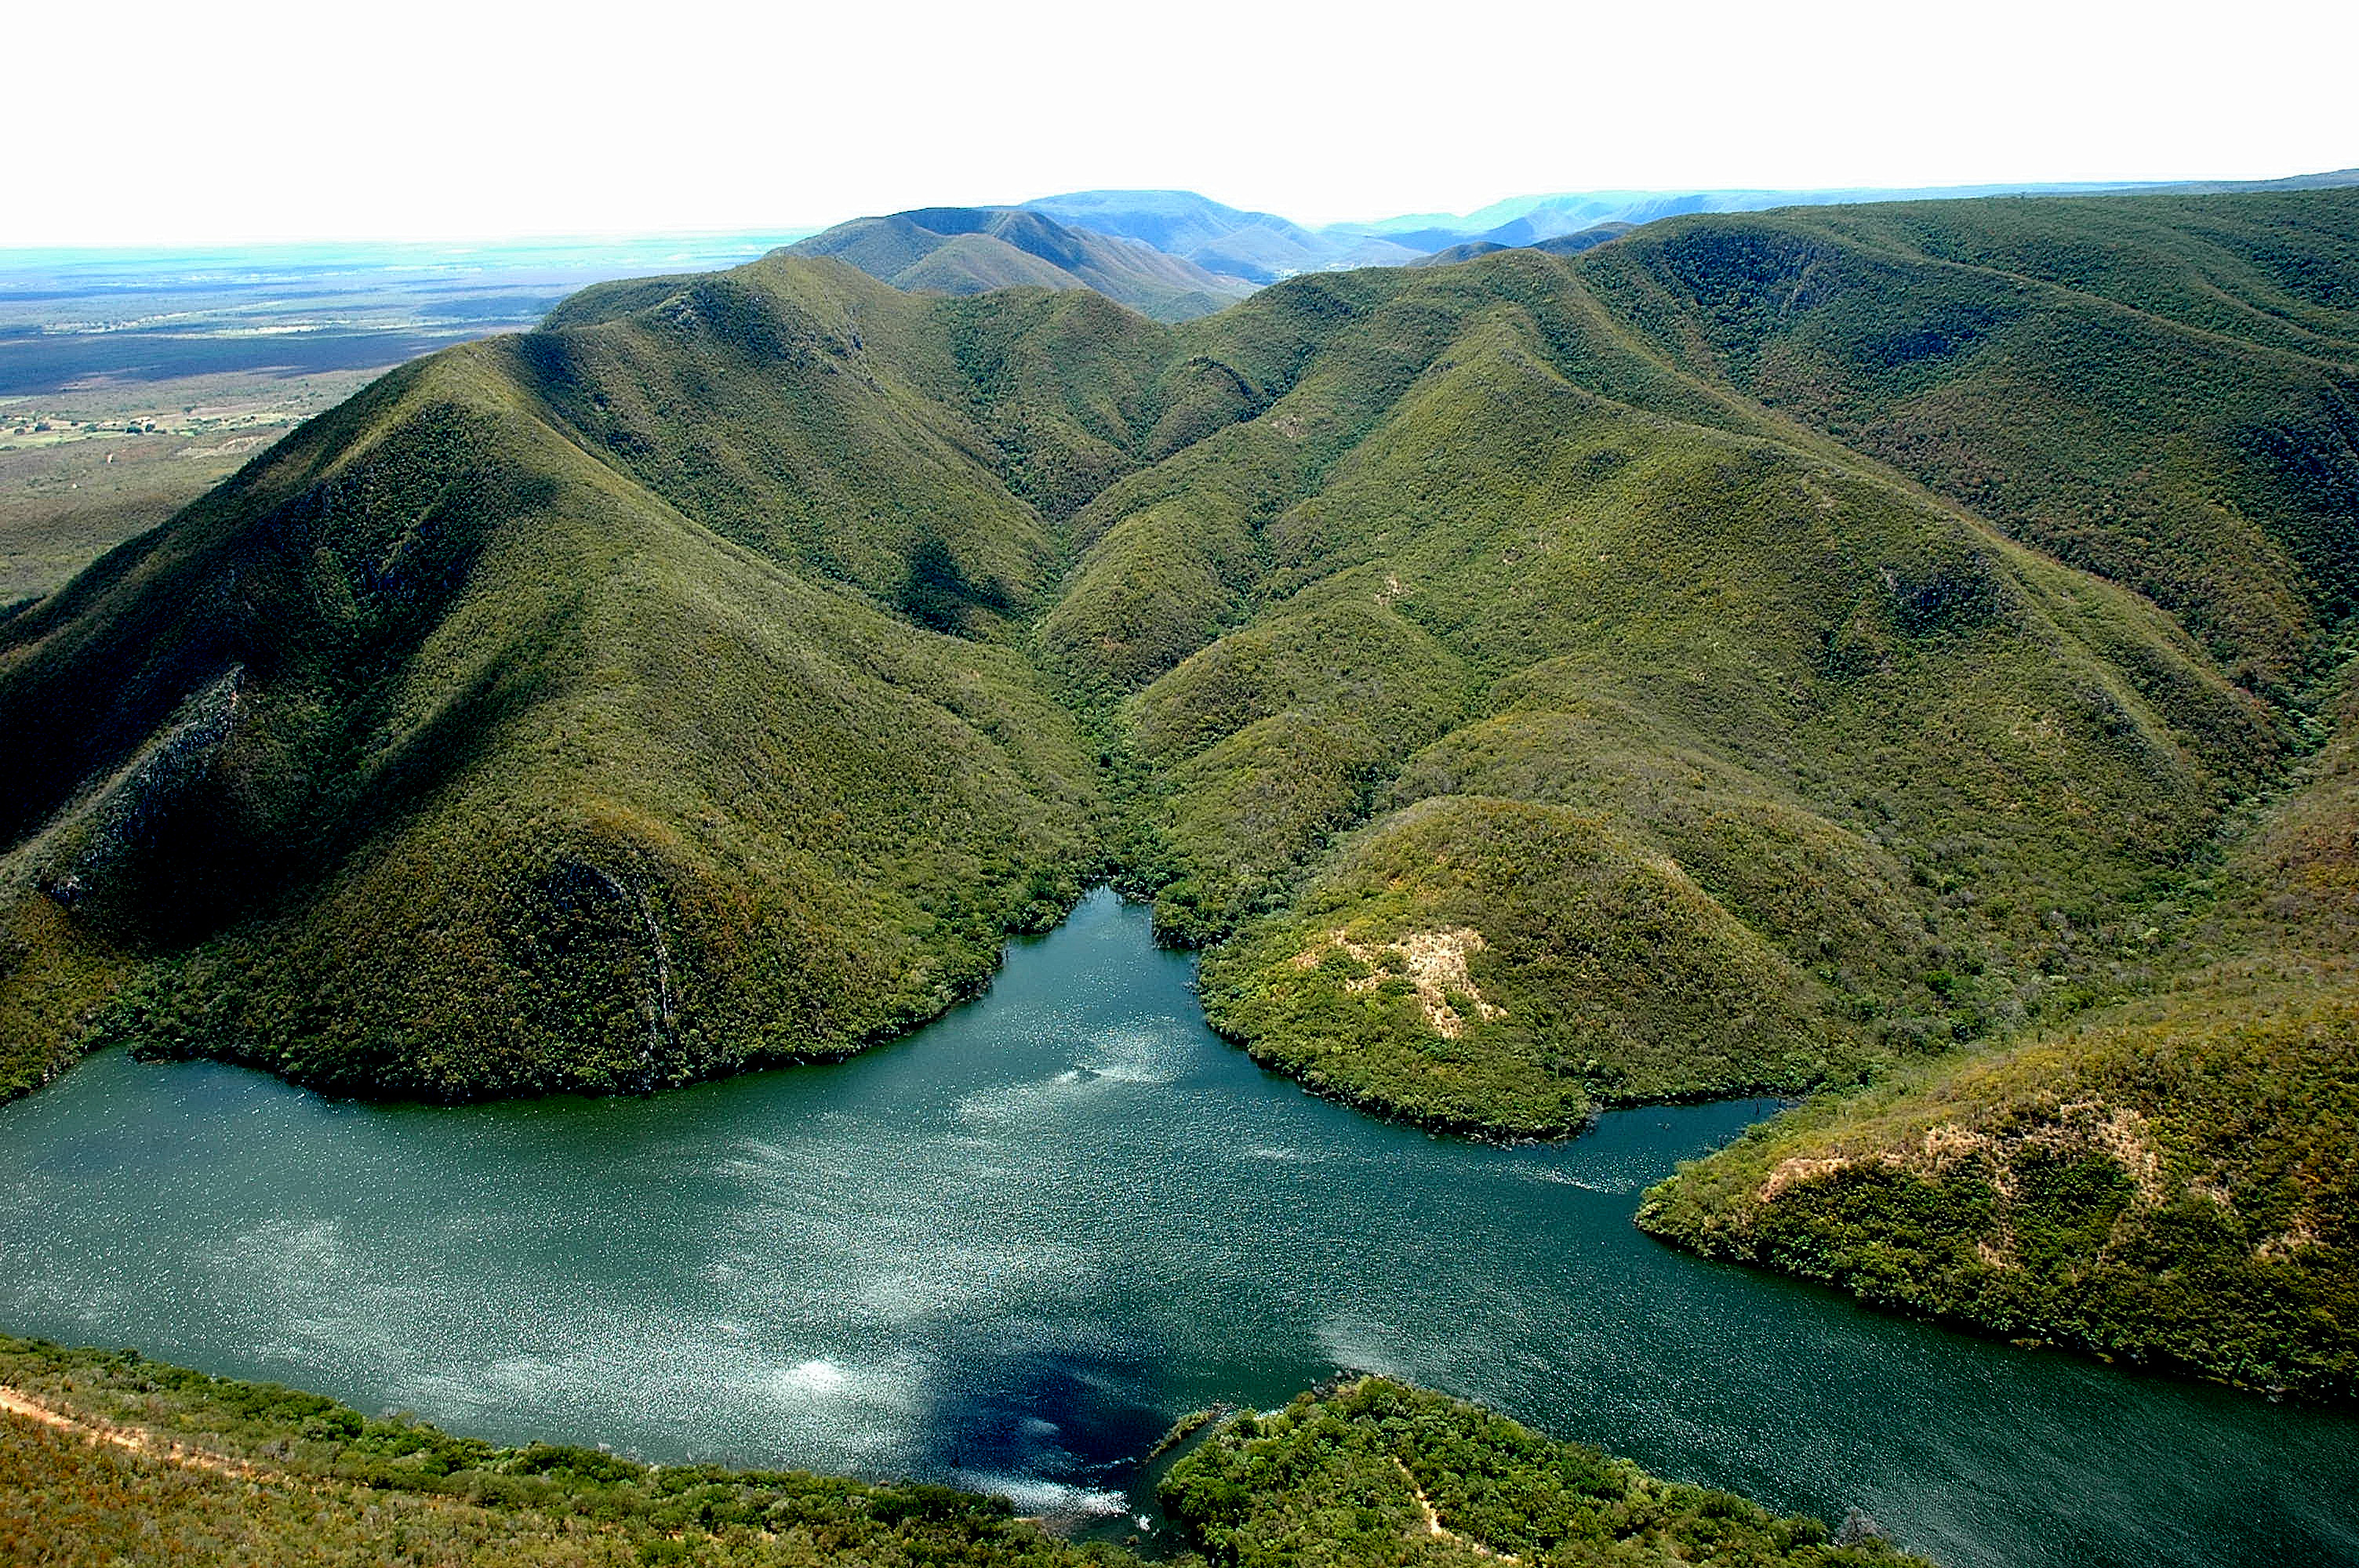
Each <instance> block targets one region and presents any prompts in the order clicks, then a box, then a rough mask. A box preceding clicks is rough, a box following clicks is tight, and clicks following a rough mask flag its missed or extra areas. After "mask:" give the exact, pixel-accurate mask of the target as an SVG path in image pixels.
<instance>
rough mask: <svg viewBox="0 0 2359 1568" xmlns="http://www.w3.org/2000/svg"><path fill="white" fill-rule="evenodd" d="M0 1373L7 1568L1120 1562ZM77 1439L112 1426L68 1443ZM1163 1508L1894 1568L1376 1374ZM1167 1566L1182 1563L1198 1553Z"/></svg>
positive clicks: (94, 1376) (1441, 1536) (1028, 1536)
mask: <svg viewBox="0 0 2359 1568" xmlns="http://www.w3.org/2000/svg"><path fill="white" fill-rule="evenodd" d="M0 1387H5V1388H8V1389H12V1390H17V1391H19V1392H20V1393H22V1394H23V1395H25V1396H27V1398H29V1399H31V1400H34V1401H36V1402H37V1403H38V1404H39V1405H40V1406H42V1407H44V1408H46V1409H48V1410H49V1411H55V1412H59V1413H60V1414H61V1415H64V1416H66V1417H68V1418H70V1419H71V1420H72V1421H74V1422H77V1423H79V1425H80V1427H81V1428H82V1430H80V1431H68V1430H60V1429H56V1428H51V1427H48V1426H44V1425H41V1424H38V1423H37V1422H35V1421H33V1420H31V1419H28V1418H27V1417H23V1416H19V1415H15V1414H10V1413H6V1412H0V1556H5V1558H7V1560H9V1561H11V1562H19V1561H21V1562H27V1563H55V1564H60V1565H72V1568H80V1565H82V1564H91V1565H93V1568H94V1565H96V1564H99V1563H113V1562H117V1561H124V1560H130V1561H140V1562H149V1561H179V1562H190V1563H240V1564H277V1563H287V1564H293V1563H320V1562H337V1563H405V1562H409V1563H414V1562H429V1563H469V1564H478V1565H481V1568H495V1565H499V1564H508V1563H542V1564H574V1563H582V1564H592V1563H595V1564H616V1565H621V1564H646V1563H705V1564H714V1565H730V1568H734V1565H738V1564H745V1565H749V1568H750V1565H754V1564H775V1565H777V1568H791V1565H795V1564H805V1563H868V1564H875V1565H876V1568H900V1565H905V1564H906V1565H911V1568H914V1565H918V1564H949V1563H961V1564H971V1565H977V1568H987V1565H991V1564H1008V1565H1012V1568H1083V1565H1085V1564H1089V1563H1099V1564H1104V1565H1108V1568H1119V1565H1121V1564H1126V1563H1136V1559H1135V1558H1132V1557H1130V1556H1129V1555H1128V1554H1126V1553H1125V1552H1120V1551H1118V1550H1114V1549H1110V1548H1107V1547H1103V1546H1090V1547H1079V1546H1075V1545H1073V1544H1071V1543H1069V1542H1067V1541H1062V1540H1060V1539H1058V1538H1057V1537H1055V1536H1053V1535H1050V1534H1049V1533H1048V1532H1046V1531H1045V1530H1042V1529H1041V1528H1039V1527H1038V1525H1036V1524H1034V1523H1032V1522H1031V1521H1028V1520H1025V1519H1016V1517H1014V1511H1013V1509H1010V1508H1009V1507H1008V1505H1007V1504H1006V1502H1005V1501H1004V1500H1002V1499H999V1498H987V1497H979V1496H976V1495H974V1494H972V1493H967V1492H961V1491H955V1490H952V1489H950V1488H948V1487H936V1486H928V1485H921V1484H914V1483H907V1482H905V1483H901V1484H899V1485H875V1484H871V1483H866V1482H860V1481H853V1480H846V1479H842V1478H838V1477H832V1476H812V1475H807V1474H803V1473H801V1472H798V1471H762V1470H729V1469H724V1468H723V1467H721V1466H718V1465H642V1464H640V1463H638V1462H636V1461H635V1460H630V1459H625V1458H622V1457H620V1456H618V1455H615V1454H609V1453H606V1452H604V1451H603V1450H595V1449H585V1448H575V1447H566V1446H561V1445H555V1444H538V1443H537V1444H528V1445H527V1446H525V1447H521V1448H495V1447H494V1446H493V1445H491V1444H487V1443H484V1442H480V1441H478V1440H476V1439H473V1438H466V1437H458V1436H453V1435H452V1434H451V1433H445V1432H441V1431H438V1430H437V1429H435V1428H434V1427H431V1426H428V1425H425V1424H423V1423H421V1422H415V1421H411V1420H409V1419H408V1418H406V1417H390V1418H377V1417H372V1416H364V1415H363V1414H361V1412H359V1411H355V1410H353V1409H351V1408H350V1407H348V1406H345V1405H341V1404H338V1403H337V1402H336V1401H334V1400H328V1399H322V1398H321V1397H320V1396H318V1395H316V1394H308V1393H302V1392H299V1391H297V1390H291V1389H284V1388H280V1387H278V1386H277V1385H275V1384H268V1383H249V1382H242V1381H239V1380H237V1379H228V1378H213V1377H208V1376H207V1375H205V1374H204V1373H201V1372H192V1371H189V1370H186V1369H184V1368H177V1367H168V1366H165V1365H163V1364H162V1363H160V1362H155V1361H148V1360H146V1359H143V1358H142V1357H139V1356H138V1355H136V1353H133V1352H129V1351H102V1350H68V1349H63V1348H60V1347H59V1346H54V1345H49V1344H45V1343H43V1342H40V1341H37V1340H22V1339H10V1338H7V1337H5V1336H0ZM92 1431H96V1432H99V1433H105V1434H108V1435H109V1436H110V1437H111V1438H112V1439H114V1441H111V1442H93V1441H92V1440H91V1438H90V1436H89V1435H88V1434H89V1433H91V1432H92ZM1162 1498H1163V1502H1164V1504H1165V1507H1166V1508H1167V1509H1169V1512H1170V1514H1171V1516H1172V1519H1173V1521H1174V1522H1175V1523H1176V1524H1178V1525H1179V1526H1180V1529H1181V1530H1183V1531H1185V1532H1186V1533H1187V1534H1188V1535H1189V1536H1190V1537H1191V1538H1192V1541H1193V1543H1194V1544H1195V1545H1197V1546H1199V1547H1201V1549H1202V1550H1203V1551H1204V1552H1205V1553H1206V1554H1207V1555H1209V1556H1210V1557H1211V1559H1212V1561H1213V1562H1215V1563H1236V1564H1247V1563H1367V1564H1377V1563H1419V1562H1430V1561H1443V1560H1471V1559H1473V1558H1475V1557H1479V1556H1483V1555H1487V1554H1490V1553H1495V1552H1507V1553H1512V1554H1514V1555H1516V1556H1517V1557H1520V1558H1522V1559H1523V1560H1524V1561H1526V1562H1527V1563H1533V1564H1534V1565H1535V1568H1540V1565H1544V1564H1567V1565H1571V1564H1582V1563H1657V1562H1662V1563H1671V1562H1706V1561H1708V1562H1712V1563H1723V1564H1726V1565H1728V1568H1753V1565H1756V1564H1757V1565H1761V1568H1769V1565H1773V1564H1776V1565H1793V1568H1801V1565H1805V1564H1823V1565H1826V1568H1838V1565H1849V1564H1870V1563H1893V1564H1907V1563H1915V1562H1916V1561H1917V1560H1916V1559H1913V1558H1907V1557H1903V1556H1902V1555H1900V1554H1899V1553H1898V1552H1894V1551H1893V1550H1892V1549H1890V1548H1889V1547H1888V1546H1886V1545H1885V1544H1884V1543H1883V1542H1881V1541H1876V1540H1874V1539H1872V1538H1867V1539H1862V1540H1860V1541H1855V1542H1853V1543H1851V1544H1836V1543H1831V1542H1830V1541H1829V1538H1828V1532H1827V1530H1826V1527H1825V1526H1824V1525H1822V1524H1820V1523H1819V1522H1818V1521H1817V1520H1814V1519H1779V1518H1777V1517H1775V1516H1773V1515H1771V1514H1769V1513H1768V1512H1767V1511H1766V1510H1764V1509H1760V1508H1758V1507H1756V1505H1754V1504H1753V1503H1751V1502H1748V1501H1746V1500H1745V1498H1739V1497H1736V1496H1734V1495H1732V1494H1730V1493H1727V1492H1721V1491H1713V1490H1710V1489H1707V1488H1704V1487H1688V1486H1677V1485H1672V1484H1669V1483H1666V1482H1662V1481H1658V1480H1656V1479H1654V1478H1653V1477H1651V1476H1647V1475H1646V1474H1645V1473H1644V1472H1643V1471H1641V1470H1639V1469H1638V1467H1637V1466H1636V1465H1632V1464H1630V1463H1628V1462H1627V1461H1625V1460H1619V1459H1614V1458H1610V1457H1608V1456H1607V1455H1606V1454H1602V1453H1600V1452H1598V1451H1597V1450H1595V1449H1592V1448H1584V1447H1582V1446H1579V1445H1577V1444H1566V1443H1559V1442H1555V1441H1553V1440H1551V1439H1549V1438H1545V1437H1542V1436H1540V1435H1539V1434H1538V1433H1533V1432H1530V1431H1527V1430H1526V1429H1525V1428H1523V1427H1520V1426H1517V1425H1516V1424H1515V1423H1514V1422H1508V1421H1505V1420H1502V1419H1500V1418H1499V1417H1496V1416H1494V1415H1491V1414H1489V1413H1487V1412H1485V1411H1481V1410H1478V1409H1476V1408H1474V1407H1473V1406H1471V1405H1465V1404H1462V1403H1459V1402H1458V1401H1456V1400H1448V1399H1444V1398H1442V1397H1441V1396H1440V1395H1438V1394H1430V1393H1426V1392H1424V1391H1422V1390H1416V1389H1411V1388H1407V1387H1404V1386H1403V1385H1400V1384H1397V1383H1389V1382H1385V1381H1383V1380H1381V1379H1366V1380H1364V1381H1362V1382H1359V1383H1357V1384H1353V1385H1352V1386H1350V1387H1348V1388H1344V1389H1342V1390H1333V1391H1331V1392H1328V1393H1326V1394H1323V1395H1305V1396H1304V1397H1303V1398H1302V1399H1300V1400H1297V1401H1296V1403H1295V1405H1294V1406H1293V1407H1292V1408H1291V1409H1289V1410H1288V1411H1284V1412H1282V1413H1281V1414H1279V1415H1277V1416H1275V1417H1270V1418H1263V1419H1256V1418H1254V1417H1250V1416H1248V1417H1245V1418H1242V1419H1240V1420H1237V1421H1234V1422H1230V1423H1228V1424H1227V1425H1225V1426H1223V1427H1221V1428H1219V1429H1217V1430H1216V1431H1214V1432H1213V1433H1212V1434H1211V1435H1210V1437H1209V1438H1207V1439H1206V1440H1205V1441H1204V1442H1203V1443H1202V1444H1201V1446H1199V1447H1198V1448H1196V1449H1195V1450H1194V1451H1193V1452H1191V1453H1190V1454H1186V1455H1184V1456H1183V1457H1182V1458H1181V1459H1180V1461H1179V1462H1178V1463H1176V1464H1175V1465H1173V1467H1172V1469H1171V1470H1170V1472H1169V1476H1168V1478H1167V1479H1166V1481H1165V1482H1164V1484H1163V1487H1162ZM1852 1533H1854V1534H1856V1533H1858V1532H1857V1531H1856V1530H1854V1531H1853V1532H1852ZM1178 1561H1179V1562H1180V1564H1181V1565H1182V1568H1186V1565H1187V1564H1189V1563H1199V1562H1201V1558H1199V1557H1197V1556H1196V1555H1194V1554H1193V1553H1192V1552H1190V1553H1183V1554H1182V1555H1181V1556H1180V1558H1179V1559H1178Z"/></svg>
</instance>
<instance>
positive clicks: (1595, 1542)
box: [1160, 1378, 1922, 1568]
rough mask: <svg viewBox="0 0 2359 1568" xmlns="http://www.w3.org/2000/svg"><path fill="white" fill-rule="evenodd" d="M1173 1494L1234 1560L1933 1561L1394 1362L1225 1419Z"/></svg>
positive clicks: (1177, 1468) (1169, 1483) (1166, 1486)
mask: <svg viewBox="0 0 2359 1568" xmlns="http://www.w3.org/2000/svg"><path fill="white" fill-rule="evenodd" d="M1160 1497H1161V1500H1162V1503H1163V1506H1164V1508H1165V1509H1166V1510H1168V1511H1169V1514H1170V1516H1171V1518H1172V1519H1174V1520H1175V1521H1176V1522H1178V1523H1179V1524H1180V1526H1181V1527H1182V1528H1183V1529H1185V1530H1188V1531H1189V1532H1190V1534H1191V1535H1192V1536H1193V1537H1194V1538H1195V1540H1196V1541H1198V1542H1199V1543H1200V1544H1201V1546H1202V1548H1203V1549H1204V1552H1205V1554H1206V1555H1207V1556H1208V1557H1209V1558H1210V1559H1211V1560H1212V1562H1214V1563H1222V1564H1228V1565H1233V1568H1278V1565H1281V1564H1284V1565H1289V1568H1290V1565H1292V1564H1297V1563H1305V1564H1322V1563H1353V1564H1377V1563H1383V1564H1411V1563H1434V1564H1440V1563H1463V1564H1469V1565H1472V1564H1476V1563H1485V1562H1497V1561H1499V1560H1500V1559H1501V1558H1506V1559H1507V1560H1509V1561H1515V1562H1522V1563H1533V1564H1547V1565H1550V1568H1554V1565H1559V1564H1561V1565H1563V1568H1576V1565H1588V1564H1596V1565H1600V1568H1602V1565H1603V1564H1607V1563H1614V1564H1629V1565H1631V1568H1637V1565H1639V1564H1645V1563H1664V1564H1669V1563H1722V1564H1726V1565H1727V1568H1740V1565H1741V1568H1771V1565H1773V1564H1778V1565H1785V1564H1790V1565H1792V1568H1803V1565H1804V1564H1823V1565H1824V1568H1838V1565H1851V1564H1859V1565H1862V1568H1864V1565H1866V1564H1870V1563H1891V1564H1910V1563H1916V1564H1921V1563H1922V1559H1919V1558H1915V1557H1909V1556H1907V1555H1905V1554H1903V1553H1901V1552H1897V1551H1895V1550H1894V1549H1893V1548H1892V1547H1890V1546H1889V1545H1887V1544H1886V1543H1885V1542H1884V1541H1880V1540H1877V1539H1875V1538H1873V1537H1868V1538H1865V1539H1861V1540H1856V1541H1845V1542H1842V1543H1837V1542H1836V1541H1832V1540H1831V1539H1830V1537H1829V1533H1828V1530H1827V1528H1826V1526H1825V1525H1823V1524H1821V1523H1820V1522H1819V1521H1818V1520H1816V1519H1803V1518H1786V1519H1780V1518H1778V1517H1777V1516H1776V1515H1774V1514H1771V1513H1770V1512H1769V1511H1768V1510H1767V1509H1763V1508H1761V1507H1760V1506H1758V1505H1757V1504H1755V1503H1752V1502H1749V1501H1747V1500H1746V1499H1745V1498H1740V1497H1737V1496H1735V1495H1734V1494H1732V1493H1728V1492H1722V1491H1714V1490H1712V1489H1711V1488H1709V1487H1690V1486H1681V1485H1678V1484H1676V1483H1671V1482H1666V1481H1659V1480H1657V1479H1655V1478H1654V1477H1653V1476H1648V1475H1647V1474H1646V1473H1645V1472H1643V1471H1641V1470H1640V1469H1639V1468H1638V1467H1637V1466H1636V1465H1633V1464H1631V1463H1630V1462H1629V1461H1627V1460H1624V1459H1615V1458H1614V1457H1612V1456H1611V1455H1609V1454H1603V1453H1601V1452H1600V1451H1598V1450H1597V1449H1594V1448H1588V1447H1584V1446H1582V1445H1581V1444H1571V1443H1560V1442H1557V1441H1555V1440H1553V1439H1550V1438H1547V1437H1543V1436H1541V1435H1540V1434H1539V1433H1535V1432H1532V1431H1530V1430H1529V1429H1527V1428H1526V1427H1522V1426H1518V1425H1517V1424H1516V1423H1515V1422H1511V1421H1508V1420H1506V1418H1504V1417H1502V1416H1496V1415H1493V1414H1491V1413H1490V1412H1489V1411H1484V1410H1482V1409H1480V1408H1478V1407H1476V1406H1473V1405H1469V1404H1464V1403H1462V1402H1460V1401H1458V1400H1451V1399H1446V1398H1444V1397H1443V1396H1441V1395H1440V1394H1433V1393H1428V1392H1426V1391H1425V1390H1420V1389H1413V1388H1409V1387H1407V1386H1405V1385H1403V1384H1399V1383H1395V1382H1391V1381H1388V1380H1386V1379H1382V1378H1364V1379H1359V1380H1357V1381H1355V1382H1352V1383H1347V1384H1344V1385H1343V1386H1342V1387H1340V1388H1337V1389H1333V1390H1326V1391H1322V1392H1320V1393H1314V1394H1305V1395H1303V1396H1301V1397H1300V1398H1299V1399H1297V1400H1295V1401H1294V1403H1293V1404H1291V1405H1290V1406H1288V1408H1287V1409H1285V1410H1283V1411H1277V1412H1276V1413H1275V1414H1272V1415H1267V1416H1256V1415H1250V1414H1248V1415H1244V1416H1239V1417H1237V1418H1235V1419H1234V1420H1233V1421H1231V1422H1227V1423H1226V1424H1224V1425H1223V1426H1221V1427H1218V1428H1216V1429H1215V1430H1214V1431H1213V1433H1212V1435H1211V1436H1210V1437H1209V1438H1207V1439H1206V1440H1205V1441H1204V1442H1203V1444H1201V1446H1199V1447H1197V1448H1196V1449H1194V1450H1192V1451H1191V1452H1190V1453H1189V1454H1186V1455H1185V1456H1184V1457H1182V1458H1181V1459H1180V1461H1179V1462H1178V1463H1177V1464H1175V1465H1172V1467H1171V1470H1170V1472H1169V1475H1168V1476H1166V1477H1165V1479H1164V1481H1163V1484H1162V1486H1161V1487H1160Z"/></svg>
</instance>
